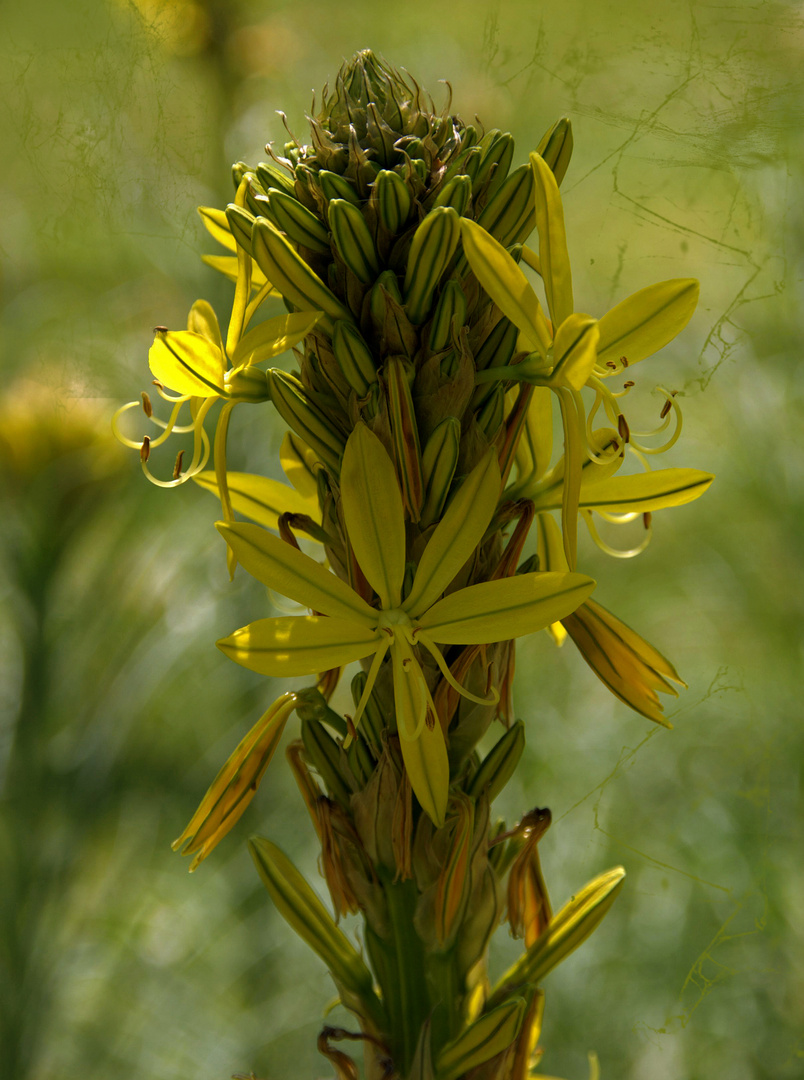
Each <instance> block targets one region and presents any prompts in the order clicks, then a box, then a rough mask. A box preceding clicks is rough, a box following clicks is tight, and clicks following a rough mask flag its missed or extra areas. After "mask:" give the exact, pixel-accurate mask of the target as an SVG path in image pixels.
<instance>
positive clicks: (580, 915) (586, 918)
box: [489, 866, 625, 1005]
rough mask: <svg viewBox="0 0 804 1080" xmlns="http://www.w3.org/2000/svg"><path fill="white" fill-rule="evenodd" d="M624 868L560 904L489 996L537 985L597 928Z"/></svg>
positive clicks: (495, 999) (499, 998)
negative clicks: (560, 906)
mask: <svg viewBox="0 0 804 1080" xmlns="http://www.w3.org/2000/svg"><path fill="white" fill-rule="evenodd" d="M624 879H625V870H624V869H623V868H622V866H616V867H615V868H614V869H613V870H607V871H606V872H605V873H604V874H600V875H598V877H596V878H594V879H593V880H592V881H590V882H589V884H588V885H584V887H583V888H582V889H581V891H580V892H578V893H576V894H575V896H573V898H572V899H571V900H570V901H569V902H568V903H566V904H565V905H564V907H563V908H562V909H561V910H560V911H559V912H558V914H557V915H556V916H555V917H554V918H553V919H552V921H551V922H550V925H549V926H548V927H547V929H546V930H545V931H544V933H543V934H542V935H541V936H540V937H539V938H538V939H537V941H536V943H535V944H534V945H532V946H531V947H530V948H529V949H528V951H527V952H526V953H525V954H524V956H522V957H520V959H519V960H518V961H517V962H516V963H515V964H514V965H513V967H511V968H509V970H508V971H507V972H506V973H505V975H503V977H502V979H501V980H500V982H499V983H498V984H497V987H496V988H495V991H494V993H493V994H492V996H491V998H490V999H489V1003H490V1004H495V1005H496V1004H497V1003H498V1002H501V1001H503V1000H504V999H505V998H506V997H507V996H508V994H509V992H510V991H513V990H514V989H515V988H516V987H519V986H522V985H523V984H529V985H531V986H536V985H538V984H539V983H540V982H541V981H542V980H543V979H544V977H545V975H547V974H548V973H549V972H550V971H552V970H553V968H554V967H556V966H557V965H558V964H560V963H561V961H562V960H564V959H565V958H566V957H567V956H569V954H570V953H571V952H573V951H574V950H575V949H577V948H578V946H579V945H581V944H582V943H583V942H584V941H586V939H587V938H588V937H589V935H590V934H591V933H592V932H593V931H594V930H595V929H597V927H598V925H599V924H600V923H601V922H602V920H603V918H604V916H605V915H606V913H607V912H608V910H609V908H610V907H611V905H612V904H613V903H614V901H615V899H616V897H617V894H618V893H619V891H620V889H621V888H622V884H623V881H624Z"/></svg>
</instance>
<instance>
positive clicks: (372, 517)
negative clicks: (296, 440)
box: [341, 423, 405, 608]
mask: <svg viewBox="0 0 804 1080" xmlns="http://www.w3.org/2000/svg"><path fill="white" fill-rule="evenodd" d="M341 499H342V502H343V516H344V519H345V521H346V529H347V531H348V533H349V542H350V543H351V545H352V549H353V551H354V553H355V556H356V558H357V561H358V563H359V564H360V569H361V570H362V571H363V573H364V574H365V575H366V579H367V581H368V582H369V584H370V585H371V586H372V588H373V589H374V590H375V591H376V593H377V594H378V596H379V597H380V602H381V604H382V606H383V607H384V608H396V607H398V606H399V601H400V597H401V592H402V579H403V578H404V575H405V516H404V510H403V508H402V494H401V492H400V490H399V484H398V482H397V479H396V471H395V469H394V466H393V462H392V461H391V459H390V458H389V456H388V454H387V453H386V450H385V447H384V446H383V444H382V443H381V442H380V440H379V439H378V438H377V436H376V435H375V434H374V433H373V432H371V431H370V430H369V429H368V428H367V427H366V425H365V424H363V423H358V424H357V426H356V427H355V429H354V430H353V432H352V434H351V435H350V436H349V439H348V441H347V443H346V449H345V450H344V453H343V465H342V467H341Z"/></svg>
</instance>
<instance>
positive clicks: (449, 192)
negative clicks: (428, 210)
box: [433, 176, 472, 216]
mask: <svg viewBox="0 0 804 1080" xmlns="http://www.w3.org/2000/svg"><path fill="white" fill-rule="evenodd" d="M471 199H472V180H471V177H469V176H453V177H452V179H451V180H448V181H447V182H446V184H444V185H442V187H441V190H440V191H439V193H438V196H437V198H436V200H435V203H434V204H433V205H434V206H436V207H437V206H451V207H452V209H453V210H454V211H455V213H456V214H460V215H461V216H463V215H464V214H465V213H466V211H467V210H468V209H469V203H470V202H471Z"/></svg>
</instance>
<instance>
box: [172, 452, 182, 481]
mask: <svg viewBox="0 0 804 1080" xmlns="http://www.w3.org/2000/svg"><path fill="white" fill-rule="evenodd" d="M183 461H184V451H183V450H179V452H178V454H176V464H175V465H174V466H173V479H174V480H178V479H179V477H180V476H181V466H182V462H183Z"/></svg>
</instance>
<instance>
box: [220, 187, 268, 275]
mask: <svg viewBox="0 0 804 1080" xmlns="http://www.w3.org/2000/svg"><path fill="white" fill-rule="evenodd" d="M226 220H227V222H228V223H229V229H230V231H231V233H232V236H233V237H234V238H235V241H236V242H237V246H238V247H241V248H242V249H243V250H244V251H247V252H248V253H249V255H253V254H254V253H253V251H252V246H251V242H252V236H253V231H254V217H253V215H252V214H250V213H249V212H248V210H245V209H244V208H243V207H242V206H236V205H235V204H234V203H229V205H228V206H227V207H226ZM269 280H270V279H269Z"/></svg>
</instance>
